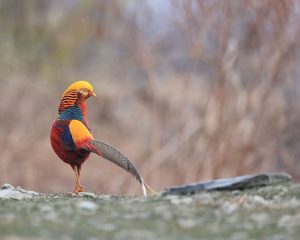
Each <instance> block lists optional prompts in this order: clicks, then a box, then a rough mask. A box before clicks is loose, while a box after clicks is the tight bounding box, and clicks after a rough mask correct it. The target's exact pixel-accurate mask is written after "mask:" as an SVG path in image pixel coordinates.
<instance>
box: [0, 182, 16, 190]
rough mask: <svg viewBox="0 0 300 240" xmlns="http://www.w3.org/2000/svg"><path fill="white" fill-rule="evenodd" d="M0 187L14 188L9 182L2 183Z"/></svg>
mask: <svg viewBox="0 0 300 240" xmlns="http://www.w3.org/2000/svg"><path fill="white" fill-rule="evenodd" d="M1 189H15V187H14V186H13V185H11V184H9V183H4V184H3V185H2V187H1Z"/></svg>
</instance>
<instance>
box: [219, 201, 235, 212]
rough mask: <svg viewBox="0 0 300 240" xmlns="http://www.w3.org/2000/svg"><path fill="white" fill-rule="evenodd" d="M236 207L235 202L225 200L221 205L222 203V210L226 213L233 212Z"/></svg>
mask: <svg viewBox="0 0 300 240" xmlns="http://www.w3.org/2000/svg"><path fill="white" fill-rule="evenodd" d="M237 209H238V205H237V204H235V203H231V202H228V201H227V202H225V203H224V204H223V205H222V210H223V211H224V212H225V213H227V214H231V213H233V212H234V211H236V210H237Z"/></svg>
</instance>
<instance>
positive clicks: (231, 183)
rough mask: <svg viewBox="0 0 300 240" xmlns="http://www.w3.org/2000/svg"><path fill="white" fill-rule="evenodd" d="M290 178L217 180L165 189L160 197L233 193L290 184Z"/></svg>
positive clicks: (266, 176)
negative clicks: (204, 193)
mask: <svg viewBox="0 0 300 240" xmlns="http://www.w3.org/2000/svg"><path fill="white" fill-rule="evenodd" d="M291 180H292V178H291V176H290V175H288V174H286V173H264V174H255V175H246V176H238V177H234V178H226V179H217V180H211V181H206V182H199V183H193V184H188V185H183V186H174V187H169V188H167V189H166V190H165V191H164V192H163V193H162V196H167V195H188V194H195V193H198V192H201V191H222V190H227V191H234V190H244V189H249V188H254V187H262V186H267V185H274V184H281V183H285V182H290V181H291Z"/></svg>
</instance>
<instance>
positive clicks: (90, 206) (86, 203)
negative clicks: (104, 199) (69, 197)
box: [76, 201, 98, 211]
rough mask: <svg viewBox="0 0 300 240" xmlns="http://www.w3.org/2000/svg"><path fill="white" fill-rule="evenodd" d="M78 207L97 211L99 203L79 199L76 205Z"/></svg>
mask: <svg viewBox="0 0 300 240" xmlns="http://www.w3.org/2000/svg"><path fill="white" fill-rule="evenodd" d="M76 206H77V207H78V208H80V209H83V210H89V211H96V210H97V208H98V205H97V204H96V203H94V202H92V201H79V202H78V203H77V205H76Z"/></svg>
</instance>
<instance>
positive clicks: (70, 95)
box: [58, 90, 78, 114]
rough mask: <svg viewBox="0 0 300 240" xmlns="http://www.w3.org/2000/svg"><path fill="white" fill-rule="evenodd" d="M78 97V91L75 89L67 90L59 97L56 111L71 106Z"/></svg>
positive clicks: (59, 111)
mask: <svg viewBox="0 0 300 240" xmlns="http://www.w3.org/2000/svg"><path fill="white" fill-rule="evenodd" d="M77 99H78V92H77V91H76V90H70V91H68V92H67V93H66V94H65V95H64V96H63V97H62V99H61V101H60V104H59V107H58V113H59V114H61V113H62V112H63V111H64V110H66V109H67V108H70V107H73V106H74V105H75V103H76V102H77Z"/></svg>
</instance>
